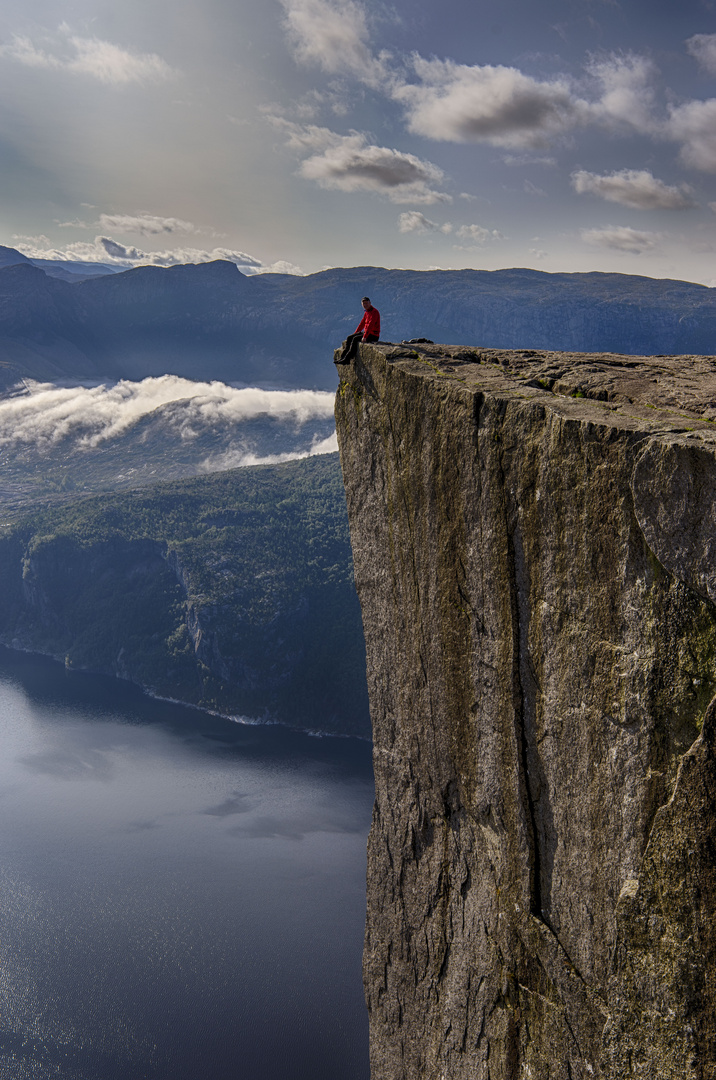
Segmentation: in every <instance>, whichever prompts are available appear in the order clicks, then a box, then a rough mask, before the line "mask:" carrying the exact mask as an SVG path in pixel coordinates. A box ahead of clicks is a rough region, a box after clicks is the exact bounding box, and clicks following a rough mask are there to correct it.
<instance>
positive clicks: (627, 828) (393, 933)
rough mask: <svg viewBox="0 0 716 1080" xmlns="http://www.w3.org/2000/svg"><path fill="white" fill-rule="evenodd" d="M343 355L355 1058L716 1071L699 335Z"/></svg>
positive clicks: (611, 1071) (412, 1066) (642, 1074)
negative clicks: (361, 929) (354, 766)
mask: <svg viewBox="0 0 716 1080" xmlns="http://www.w3.org/2000/svg"><path fill="white" fill-rule="evenodd" d="M338 370H339V372H340V386H339V389H338V394H337V398H336V417H337V425H338V436H339V445H340V450H341V462H342V467H343V474H344V480H345V486H346V492H347V500H348V511H349V517H350V524H351V539H352V546H353V556H354V564H355V576H356V584H357V588H358V592H359V596H360V600H361V605H362V611H363V622H364V630H365V637H366V647H367V664H368V681H369V694H370V702H371V715H372V722H373V729H374V739H375V751H374V757H375V776H376V803H375V811H374V820H373V826H372V830H371V835H370V840H369V852H368V918H367V930H366V943H365V957H364V980H365V989H366V997H367V1002H368V1007H369V1012H370V1025H371V1063H372V1075H373V1080H468V1078H469V1080H517V1078H518V1077H519V1078H525V1077H531V1078H534V1080H587V1078H592V1077H603V1078H609V1080H617V1078H620V1080H621V1078H625V1077H639V1078H644V1080H646V1078H647V1077H649V1078H663V1080H667V1078H668V1080H677V1078H679V1080H684V1078H688V1080H691V1078H693V1080H697V1078H698V1080H709V1078H713V1077H716V1012H715V1006H716V1001H715V998H716V955H715V952H716V924H715V923H714V908H715V904H716V806H715V805H714V802H715V800H716V706H714V705H713V704H712V699H713V698H714V694H716V607H715V606H714V604H715V602H716V557H715V556H716V551H715V549H714V545H715V544H716V522H715V521H714V514H715V503H716V358H714V357H697V356H663V357H649V358H644V357H626V356H616V355H584V354H581V355H580V354H565V353H548V352H544V353H538V352H532V351H529V350H527V351H520V352H504V351H499V350H487V349H480V348H457V347H443V346H429V345H426V346H423V345H420V346H417V347H415V348H413V347H408V346H391V345H385V344H377V345H370V346H362V347H361V349H360V351H359V355H358V357H357V359H356V361H355V362H354V363H352V364H351V365H350V366H342V367H339V369H338Z"/></svg>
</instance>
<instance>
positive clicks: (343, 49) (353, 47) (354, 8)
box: [280, 0, 387, 86]
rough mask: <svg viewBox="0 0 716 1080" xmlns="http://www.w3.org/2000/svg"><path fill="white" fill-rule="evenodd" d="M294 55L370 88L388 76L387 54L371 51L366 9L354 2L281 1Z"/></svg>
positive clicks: (326, 0) (342, 0) (350, 0)
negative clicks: (377, 55) (353, 78)
mask: <svg viewBox="0 0 716 1080" xmlns="http://www.w3.org/2000/svg"><path fill="white" fill-rule="evenodd" d="M280 2H281V4H282V6H283V8H284V10H285V12H286V20H285V25H286V28H287V30H288V34H289V38H290V40H291V43H292V46H293V49H294V52H295V55H296V57H297V59H298V60H300V61H301V62H302V63H305V64H314V65H316V66H317V67H319V68H321V69H322V70H323V71H327V72H329V73H330V74H332V75H352V76H354V77H356V78H358V79H359V80H360V81H361V82H363V83H366V84H367V85H369V86H380V85H381V84H382V83H383V82H384V81H385V79H386V77H387V71H386V60H387V57H386V56H385V54H384V55H382V56H380V57H376V56H374V55H373V53H372V52H371V49H370V43H369V38H370V35H369V32H368V21H367V16H366V11H365V8H364V7H363V6H362V5H361V4H358V3H356V2H355V0H340V2H338V3H329V2H328V0H280Z"/></svg>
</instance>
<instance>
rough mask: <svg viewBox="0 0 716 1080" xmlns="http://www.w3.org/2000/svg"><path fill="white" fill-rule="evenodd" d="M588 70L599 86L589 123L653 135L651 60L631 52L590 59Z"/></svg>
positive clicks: (652, 75) (657, 125)
mask: <svg viewBox="0 0 716 1080" xmlns="http://www.w3.org/2000/svg"><path fill="white" fill-rule="evenodd" d="M588 71H589V73H590V74H591V75H592V76H593V77H594V78H596V79H597V81H598V83H600V84H601V96H600V98H599V100H598V101H597V102H596V104H594V105H592V106H590V114H591V119H592V120H594V121H595V122H596V123H599V124H602V125H604V126H606V127H608V128H611V129H613V130H616V131H620V130H621V131H624V132H626V131H634V130H636V131H639V132H642V133H644V134H654V133H656V131H657V130H658V127H659V124H658V121H657V120H656V119H655V116H654V88H653V83H654V80H655V77H656V74H657V70H656V67H655V66H654V64H653V63H652V61H651V60H649V59H648V58H647V57H644V56H637V55H635V54H634V53H627V54H625V55H622V54H612V55H610V56H607V57H601V58H599V59H595V60H592V61H591V63H590V64H589V66H588Z"/></svg>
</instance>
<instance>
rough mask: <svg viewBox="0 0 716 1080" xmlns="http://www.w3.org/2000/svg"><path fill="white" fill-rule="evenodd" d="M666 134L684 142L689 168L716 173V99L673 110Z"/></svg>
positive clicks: (673, 107)
mask: <svg viewBox="0 0 716 1080" xmlns="http://www.w3.org/2000/svg"><path fill="white" fill-rule="evenodd" d="M665 134H666V135H667V137H668V138H671V139H673V140H674V142H680V143H681V144H682V145H681V152H680V157H681V160H682V161H683V162H684V164H685V165H689V166H691V167H692V168H694V169H700V170H701V171H702V172H716V98H708V99H707V100H706V101H687V102H686V103H685V104H684V105H678V106H672V107H671V108H670V110H669V119H668V122H667V124H666V128H665Z"/></svg>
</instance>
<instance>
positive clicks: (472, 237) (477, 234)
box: [455, 225, 505, 244]
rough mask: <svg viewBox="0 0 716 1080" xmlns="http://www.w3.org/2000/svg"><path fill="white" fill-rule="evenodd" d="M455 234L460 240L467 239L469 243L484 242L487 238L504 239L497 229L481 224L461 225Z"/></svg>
mask: <svg viewBox="0 0 716 1080" xmlns="http://www.w3.org/2000/svg"><path fill="white" fill-rule="evenodd" d="M455 235H456V236H457V237H459V239H460V240H467V241H468V242H469V243H470V244H484V243H485V241H487V240H504V239H505V237H504V236H503V235H502V233H501V232H499V231H498V230H497V229H485V228H483V226H482V225H461V226H460V228H459V229H458V230H457V233H456V234H455Z"/></svg>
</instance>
